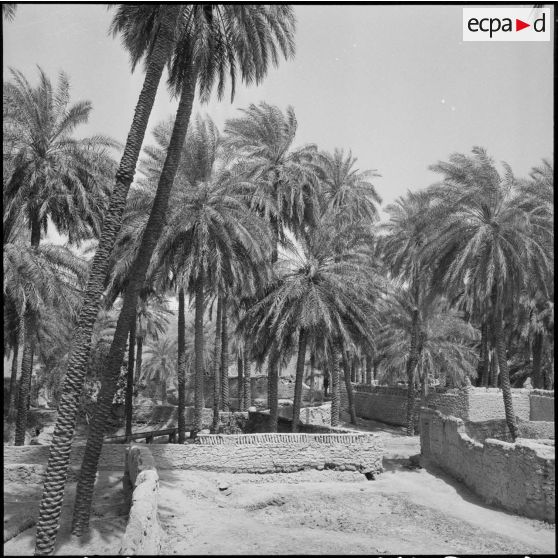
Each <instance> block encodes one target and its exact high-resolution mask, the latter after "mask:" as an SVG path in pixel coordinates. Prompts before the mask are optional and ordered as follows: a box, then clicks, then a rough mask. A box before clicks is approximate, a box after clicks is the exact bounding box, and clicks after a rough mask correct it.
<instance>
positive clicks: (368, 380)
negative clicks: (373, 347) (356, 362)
mask: <svg viewBox="0 0 558 558" xmlns="http://www.w3.org/2000/svg"><path fill="white" fill-rule="evenodd" d="M366 383H367V384H368V385H369V386H371V385H372V357H371V356H370V355H367V356H366Z"/></svg>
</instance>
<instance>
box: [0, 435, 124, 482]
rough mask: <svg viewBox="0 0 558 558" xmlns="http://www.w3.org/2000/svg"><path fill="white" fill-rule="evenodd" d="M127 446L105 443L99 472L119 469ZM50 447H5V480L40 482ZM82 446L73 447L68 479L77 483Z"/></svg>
mask: <svg viewBox="0 0 558 558" xmlns="http://www.w3.org/2000/svg"><path fill="white" fill-rule="evenodd" d="M125 451H126V447H125V446H124V445H116V444H104V445H103V451H102V453H101V457H100V459H99V470H104V471H118V470H121V469H122V463H123V460H124V455H125ZM49 452H50V446H6V445H5V446H4V481H12V482H28V483H42V482H43V481H44V474H45V472H46V465H47V462H48V456H49ZM84 452H85V444H83V445H76V446H73V447H72V452H71V453H70V467H69V469H68V479H69V480H76V478H77V473H78V471H79V469H80V468H81V462H82V459H83V454H84Z"/></svg>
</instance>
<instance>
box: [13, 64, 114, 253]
mask: <svg viewBox="0 0 558 558" xmlns="http://www.w3.org/2000/svg"><path fill="white" fill-rule="evenodd" d="M10 73H11V77H12V80H13V81H12V82H8V83H6V84H5V85H4V103H5V105H6V110H5V113H4V132H5V133H7V135H8V137H9V138H13V141H12V142H11V149H10V151H9V153H8V157H9V158H10V159H11V163H12V165H11V175H10V176H9V177H8V178H7V183H6V184H5V196H6V200H7V202H8V206H7V207H6V208H5V209H4V220H12V219H13V216H12V214H13V213H18V212H24V213H25V216H26V218H27V223H28V226H29V228H30V230H31V245H32V246H38V245H39V242H40V238H41V230H43V231H45V232H46V229H47V223H48V219H49V218H50V219H51V220H52V222H53V224H54V226H55V227H56V229H57V230H58V232H60V233H65V234H67V235H68V240H69V242H70V243H71V244H74V243H79V242H80V241H82V240H84V239H88V238H91V237H92V236H96V237H98V236H99V232H100V226H101V220H102V215H103V212H104V209H105V206H106V201H107V197H108V193H109V190H108V180H109V176H110V175H111V174H112V173H113V172H114V164H113V162H112V160H111V159H110V157H109V156H108V153H107V149H108V148H111V147H115V146H116V144H115V143H114V142H113V141H112V140H110V139H109V138H106V137H103V136H94V137H91V138H84V139H79V140H78V139H76V138H75V137H74V134H75V130H76V128H77V127H78V126H79V125H81V124H86V123H87V121H88V119H89V114H90V112H91V108H92V107H91V103H90V102H89V101H80V102H78V103H75V104H72V105H70V82H69V80H68V77H67V76H66V74H64V73H63V72H62V73H60V75H59V77H58V84H57V86H56V87H53V85H52V83H51V81H50V79H49V78H48V77H47V75H46V74H45V73H44V71H43V70H42V69H41V68H39V84H38V85H37V87H33V86H32V85H31V84H30V83H29V82H28V81H27V79H26V78H25V76H24V75H23V74H22V73H21V72H19V71H17V70H14V69H10Z"/></svg>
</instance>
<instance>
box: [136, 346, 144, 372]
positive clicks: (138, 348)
mask: <svg viewBox="0 0 558 558" xmlns="http://www.w3.org/2000/svg"><path fill="white" fill-rule="evenodd" d="M142 361H143V336H141V335H140V336H137V337H136V378H137V381H138V382H139V380H140V378H141V365H142Z"/></svg>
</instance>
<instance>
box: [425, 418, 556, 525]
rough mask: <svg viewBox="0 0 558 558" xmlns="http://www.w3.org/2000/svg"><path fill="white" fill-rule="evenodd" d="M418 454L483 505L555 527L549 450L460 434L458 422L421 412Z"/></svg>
mask: <svg viewBox="0 0 558 558" xmlns="http://www.w3.org/2000/svg"><path fill="white" fill-rule="evenodd" d="M420 421H421V425H420V442H421V454H422V455H423V456H424V457H426V458H427V459H429V460H430V461H431V462H433V463H434V464H436V465H438V466H439V467H441V468H442V469H444V470H445V471H447V472H448V473H449V474H450V475H452V476H453V477H454V478H456V479H457V480H459V481H461V482H463V483H464V484H466V485H467V486H468V487H469V488H470V489H471V490H473V491H474V492H475V493H477V494H478V495H479V496H481V497H482V498H483V499H484V500H485V501H486V502H488V503H490V504H495V505H498V506H500V507H502V508H504V509H506V510H509V511H512V512H515V513H517V514H519V515H524V516H527V517H533V518H536V519H543V520H545V521H549V522H551V523H554V522H555V509H554V508H555V495H554V491H555V455H554V447H553V446H549V445H543V444H539V443H536V442H535V441H533V440H524V439H518V440H517V441H516V443H514V444H512V443H509V442H503V441H500V440H494V439H490V438H488V439H486V440H484V443H479V442H476V441H474V440H473V439H472V438H470V437H469V436H468V435H467V433H466V427H465V423H464V421H463V420H461V419H458V418H455V417H448V416H444V415H442V414H441V413H440V412H439V411H434V410H430V409H424V408H423V409H422V410H421V415H420Z"/></svg>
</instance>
